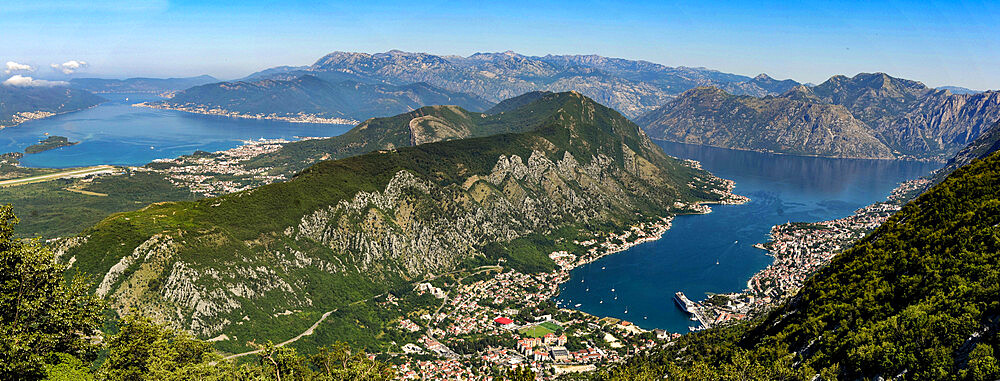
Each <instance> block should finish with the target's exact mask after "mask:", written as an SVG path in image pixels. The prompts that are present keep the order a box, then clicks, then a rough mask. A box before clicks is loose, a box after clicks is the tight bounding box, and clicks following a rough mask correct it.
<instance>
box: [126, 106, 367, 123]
mask: <svg viewBox="0 0 1000 381" xmlns="http://www.w3.org/2000/svg"><path fill="white" fill-rule="evenodd" d="M132 107H146V108H151V109H156V110H171V111H181V112H187V113H191V114H198V115H210V116H221V117H226V118H235V119H253V120H270V121H278V122H287V123H307V124H336V125H344V126H354V125H357V124H359V123H361V122H359V121H356V120H353V119H347V118H325V117H321V116H316V115H314V114H299V115H295V116H289V115H278V114H244V113H240V112H235V111H228V110H225V109H221V108H211V109H210V108H207V107H205V106H195V107H185V106H166V105H158V104H154V103H150V102H140V103H135V104H133V105H132Z"/></svg>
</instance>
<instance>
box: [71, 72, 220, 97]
mask: <svg viewBox="0 0 1000 381" xmlns="http://www.w3.org/2000/svg"><path fill="white" fill-rule="evenodd" d="M213 82H219V80H218V79H216V78H215V77H212V76H208V75H201V76H197V77H186V78H128V79H104V78H73V79H71V80H70V81H69V84H70V86H72V87H74V88H77V89H81V90H86V91H90V92H92V93H153V94H159V93H163V92H169V91H177V90H184V89H186V88H189V87H193V86H198V85H204V84H207V83H213Z"/></svg>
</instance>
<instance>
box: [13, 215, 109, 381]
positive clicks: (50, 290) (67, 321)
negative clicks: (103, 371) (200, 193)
mask: <svg viewBox="0 0 1000 381" xmlns="http://www.w3.org/2000/svg"><path fill="white" fill-rule="evenodd" d="M17 223H18V219H17V217H16V216H14V213H13V208H12V207H11V206H10V205H4V206H0V338H2V339H0V379H4V380H13V379H27V380H33V379H41V378H43V377H45V375H46V370H45V366H46V365H52V364H57V363H60V362H65V361H61V360H60V357H59V356H57V354H59V353H63V354H66V355H69V356H72V357H76V358H78V359H84V360H87V361H92V360H93V358H94V357H95V356H96V353H97V352H96V350H97V346H96V345H95V344H94V339H93V337H94V336H95V335H96V334H97V328H98V327H99V326H100V322H101V315H100V312H101V310H102V304H101V301H100V300H99V299H98V298H97V297H96V296H94V295H92V294H91V293H90V291H89V290H90V286H89V284H88V283H87V282H86V280H85V279H84V278H82V277H73V278H72V279H70V280H69V281H67V280H66V279H65V278H64V276H63V272H64V271H65V266H63V265H60V264H57V263H56V261H55V257H54V255H53V254H52V252H51V251H49V250H48V249H46V248H45V247H44V246H42V245H41V244H40V243H39V242H38V240H37V239H33V240H18V239H15V238H14V226H15V225H17ZM63 358H65V356H63Z"/></svg>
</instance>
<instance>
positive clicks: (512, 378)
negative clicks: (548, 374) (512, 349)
mask: <svg viewBox="0 0 1000 381" xmlns="http://www.w3.org/2000/svg"><path fill="white" fill-rule="evenodd" d="M504 379H505V380H508V381H534V380H535V372H534V371H532V370H531V368H528V367H526V366H522V367H517V368H511V369H509V370H507V374H506V375H505V377H504Z"/></svg>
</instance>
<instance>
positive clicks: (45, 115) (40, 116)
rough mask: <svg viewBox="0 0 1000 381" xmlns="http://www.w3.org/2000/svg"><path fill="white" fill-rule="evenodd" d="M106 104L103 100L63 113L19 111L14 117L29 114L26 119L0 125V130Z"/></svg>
mask: <svg viewBox="0 0 1000 381" xmlns="http://www.w3.org/2000/svg"><path fill="white" fill-rule="evenodd" d="M107 102H109V101H108V100H104V101H103V102H101V103H98V104H96V105H93V106H87V107H84V108H81V109H76V110H70V111H63V112H51V111H21V112H18V113H17V114H14V116H15V117H17V116H19V115H22V114H29V115H28V116H27V117H22V118H23V119H21V120H16V121H14V124H11V125H5V124H0V130H3V129H5V128H12V127H17V126H20V125H22V124H25V123H28V122H32V121H36V120H42V119H46V118H51V117H53V116H59V115H66V114H70V113H74V112H78V111H83V110H89V109H92V108H94V107H97V106H100V105H102V104H105V103H107ZM35 114H38V115H37V116H36V115H35Z"/></svg>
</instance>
